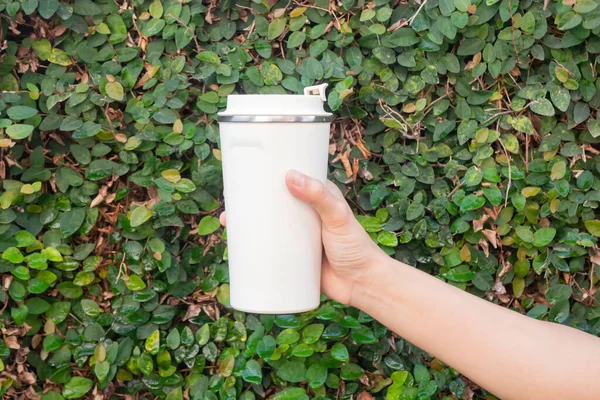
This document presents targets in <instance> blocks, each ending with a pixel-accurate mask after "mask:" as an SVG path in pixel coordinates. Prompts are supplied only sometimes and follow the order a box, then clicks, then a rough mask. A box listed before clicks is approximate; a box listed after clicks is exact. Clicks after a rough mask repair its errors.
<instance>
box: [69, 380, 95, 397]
mask: <svg viewBox="0 0 600 400" xmlns="http://www.w3.org/2000/svg"><path fill="white" fill-rule="evenodd" d="M92 387H94V381H92V380H91V379H88V378H83V377H80V376H74V377H72V378H71V379H69V381H68V382H67V383H65V386H64V387H63V390H62V395H63V396H64V398H65V399H79V398H81V397H83V395H85V394H86V393H87V392H89V391H90V390H91V389H92Z"/></svg>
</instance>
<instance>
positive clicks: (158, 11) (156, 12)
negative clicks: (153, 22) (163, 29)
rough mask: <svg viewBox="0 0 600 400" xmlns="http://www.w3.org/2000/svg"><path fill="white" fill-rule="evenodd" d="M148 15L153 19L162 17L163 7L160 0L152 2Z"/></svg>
mask: <svg viewBox="0 0 600 400" xmlns="http://www.w3.org/2000/svg"><path fill="white" fill-rule="evenodd" d="M149 11H150V15H151V16H152V17H153V18H160V17H162V15H163V6H162V3H161V0H154V1H153V2H152V3H151V4H150V8H149Z"/></svg>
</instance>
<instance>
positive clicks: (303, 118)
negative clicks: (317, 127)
mask: <svg viewBox="0 0 600 400" xmlns="http://www.w3.org/2000/svg"><path fill="white" fill-rule="evenodd" d="M332 120H333V116H332V115H217V121H219V122H261V123H277V122H279V123H281V122H305V123H311V122H312V123H315V122H331V121H332Z"/></svg>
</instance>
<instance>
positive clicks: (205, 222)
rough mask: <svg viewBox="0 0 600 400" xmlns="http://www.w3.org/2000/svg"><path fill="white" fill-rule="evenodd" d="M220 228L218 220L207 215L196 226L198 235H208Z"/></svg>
mask: <svg viewBox="0 0 600 400" xmlns="http://www.w3.org/2000/svg"><path fill="white" fill-rule="evenodd" d="M220 226H221V223H220V222H219V219H218V218H215V217H212V216H210V215H207V216H205V217H203V218H202V219H201V220H200V223H199V224H198V235H201V236H204V235H210V234H211V233H213V232H215V231H216V230H217V229H219V227H220Z"/></svg>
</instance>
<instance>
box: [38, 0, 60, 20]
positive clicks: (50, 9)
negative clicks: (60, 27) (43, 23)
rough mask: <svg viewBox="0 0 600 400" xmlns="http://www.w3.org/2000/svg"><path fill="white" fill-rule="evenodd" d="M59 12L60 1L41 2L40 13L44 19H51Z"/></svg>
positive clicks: (46, 0)
mask: <svg viewBox="0 0 600 400" xmlns="http://www.w3.org/2000/svg"><path fill="white" fill-rule="evenodd" d="M56 10H58V0H40V4H39V6H38V13H39V14H40V16H41V17H42V18H45V19H50V18H51V17H52V16H53V15H54V13H55V12H56Z"/></svg>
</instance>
